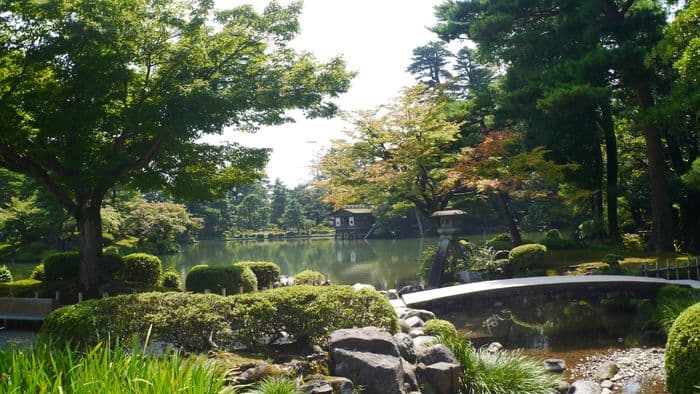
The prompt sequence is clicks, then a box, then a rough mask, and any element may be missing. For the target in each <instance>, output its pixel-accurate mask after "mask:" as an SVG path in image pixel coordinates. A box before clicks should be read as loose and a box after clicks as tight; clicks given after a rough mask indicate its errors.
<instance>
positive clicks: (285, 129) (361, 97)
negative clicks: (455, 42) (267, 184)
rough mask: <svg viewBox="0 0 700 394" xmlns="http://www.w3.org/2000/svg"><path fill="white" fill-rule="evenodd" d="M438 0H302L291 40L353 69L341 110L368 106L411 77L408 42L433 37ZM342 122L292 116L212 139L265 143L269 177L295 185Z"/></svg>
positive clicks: (225, 0)
mask: <svg viewBox="0 0 700 394" xmlns="http://www.w3.org/2000/svg"><path fill="white" fill-rule="evenodd" d="M267 3H268V2H267V1H260V0H255V1H239V0H216V6H217V7H218V8H230V7H232V6H236V5H240V4H253V5H254V6H255V7H256V9H258V10H262V9H263V8H264V6H265V4H267ZM281 3H282V4H287V3H288V2H287V1H281ZM439 3H441V1H439V0H413V1H407V0H305V1H304V8H303V11H302V15H301V18H300V24H301V33H300V34H299V36H298V37H297V38H296V39H295V40H294V41H293V43H292V46H293V47H294V48H296V49H298V50H307V51H310V52H312V53H314V54H315V55H316V56H317V58H318V59H319V60H321V61H327V60H328V59H330V58H332V57H334V56H337V55H341V56H343V58H344V59H345V60H346V61H347V63H348V68H349V69H351V70H354V71H357V73H358V74H357V76H356V77H355V79H354V80H353V81H352V86H351V88H350V90H349V92H348V93H346V94H344V95H343V96H341V97H340V98H339V99H338V101H337V103H338V104H339V105H340V107H341V109H342V110H345V111H351V110H357V109H369V108H373V107H376V106H378V105H380V104H383V103H385V102H387V101H389V100H390V99H392V98H393V97H396V96H397V95H398V94H399V92H400V90H401V88H402V87H404V86H408V85H411V84H413V83H414V82H415V81H414V79H413V77H412V76H411V75H410V74H408V73H406V67H407V66H408V64H409V62H410V59H411V54H412V51H413V48H415V47H417V46H419V45H423V44H425V43H427V42H429V41H433V40H436V39H437V37H436V36H435V35H434V34H433V33H431V32H429V31H428V30H427V29H426V27H428V26H431V25H433V24H434V23H435V19H434V16H433V7H434V6H435V5H437V4H439ZM347 127H348V126H347V124H346V123H344V122H343V121H342V120H340V119H337V118H336V119H331V120H326V119H315V120H307V119H304V118H303V117H297V122H296V123H292V124H286V125H282V126H275V127H267V128H263V129H261V130H260V131H258V132H257V133H256V134H247V133H241V132H237V131H235V130H233V129H227V130H225V131H224V134H223V136H217V138H216V139H215V140H214V141H216V140H218V141H222V140H223V141H235V142H239V143H241V144H243V145H246V146H253V147H268V148H272V150H273V151H272V155H271V158H270V162H269V164H268V166H267V174H268V177H269V178H270V180H271V181H273V180H274V179H275V178H280V179H281V180H282V181H283V182H284V183H285V184H286V185H287V186H296V185H297V184H299V183H303V182H306V181H308V180H309V178H310V169H309V165H310V164H311V161H312V160H313V158H314V157H316V156H317V155H318V154H319V153H321V152H323V150H324V149H325V148H327V147H328V146H329V143H330V140H332V139H337V138H341V137H342V136H343V134H342V130H343V129H344V128H347ZM207 140H208V141H211V139H207Z"/></svg>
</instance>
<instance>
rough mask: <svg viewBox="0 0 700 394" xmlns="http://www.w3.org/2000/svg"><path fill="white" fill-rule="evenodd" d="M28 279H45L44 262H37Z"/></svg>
mask: <svg viewBox="0 0 700 394" xmlns="http://www.w3.org/2000/svg"><path fill="white" fill-rule="evenodd" d="M29 279H34V280H40V281H42V282H43V281H45V280H46V272H45V271H44V264H37V266H36V267H34V269H33V270H32V274H31V275H29Z"/></svg>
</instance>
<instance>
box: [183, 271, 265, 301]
mask: <svg viewBox="0 0 700 394" xmlns="http://www.w3.org/2000/svg"><path fill="white" fill-rule="evenodd" d="M241 287H242V288H243V291H244V292H251V291H255V290H256V289H257V288H258V280H257V279H256V278H255V274H254V273H253V271H252V270H251V269H250V268H248V267H243V266H236V265H217V266H211V267H210V266H208V265H204V264H202V265H196V266H194V267H192V269H191V270H190V272H189V273H188V274H187V277H186V278H185V289H186V290H187V291H193V292H195V293H203V292H204V290H210V291H211V292H213V293H220V292H221V289H226V290H227V291H228V293H229V294H233V293H237V292H238V291H239V289H240V288H241Z"/></svg>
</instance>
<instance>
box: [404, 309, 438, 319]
mask: <svg viewBox="0 0 700 394" xmlns="http://www.w3.org/2000/svg"><path fill="white" fill-rule="evenodd" d="M413 316H417V317H419V318H420V319H421V320H423V321H424V322H426V321H428V320H431V319H435V314H434V313H433V312H431V311H427V310H425V309H408V310H407V311H406V312H405V314H404V315H403V316H401V318H402V319H408V318H409V317H413Z"/></svg>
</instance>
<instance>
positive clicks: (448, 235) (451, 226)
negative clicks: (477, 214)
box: [428, 209, 467, 287]
mask: <svg viewBox="0 0 700 394" xmlns="http://www.w3.org/2000/svg"><path fill="white" fill-rule="evenodd" d="M466 214H467V213H466V212H464V211H461V210H459V209H450V210H445V211H437V212H435V213H433V214H432V215H430V217H433V218H438V220H439V221H440V222H439V223H438V230H437V232H438V234H439V235H440V241H438V250H437V253H435V258H434V259H433V266H432V268H431V269H430V276H429V278H428V287H440V285H441V284H442V275H443V273H444V271H445V262H446V261H447V256H448V255H449V254H450V252H451V253H452V254H453V255H454V256H455V257H461V256H462V249H461V248H460V247H459V244H458V243H457V238H456V237H455V235H457V234H459V232H460V231H461V229H462V219H463V217H464V215H466Z"/></svg>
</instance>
